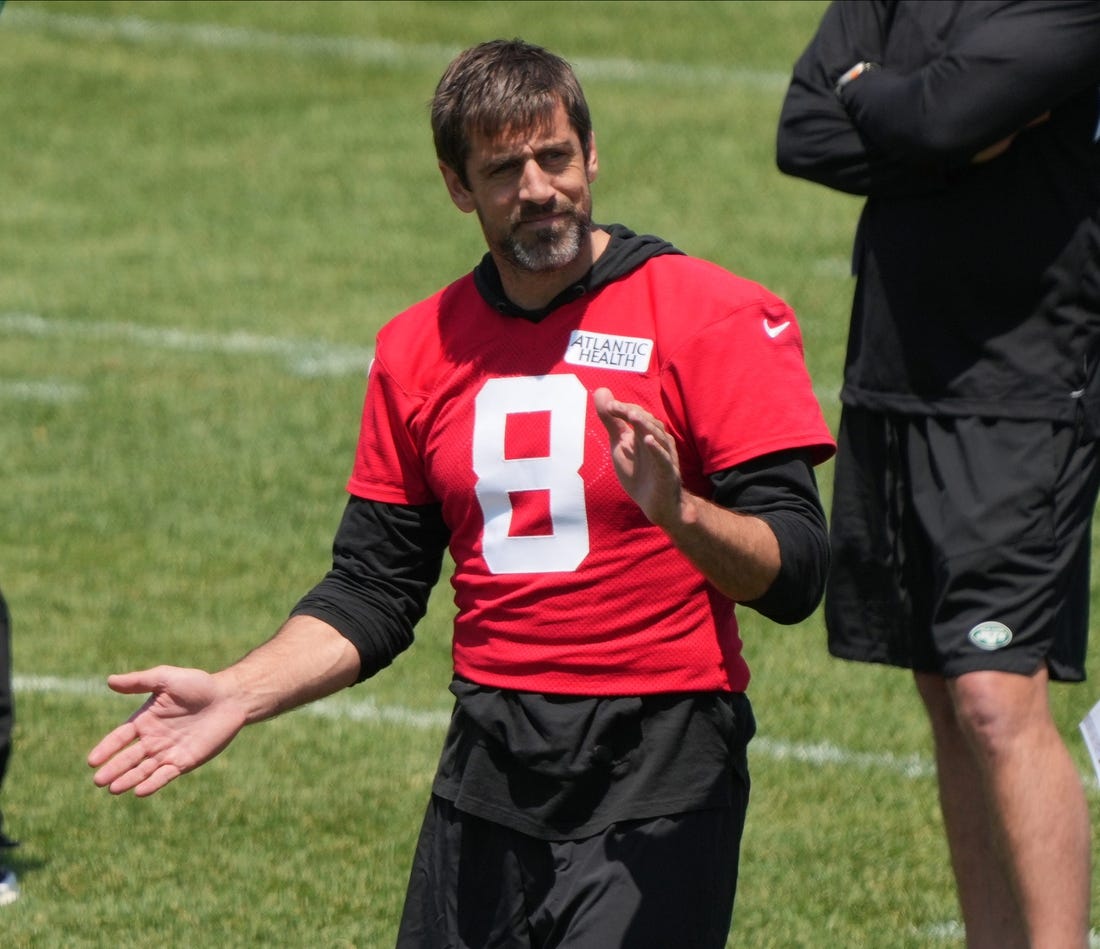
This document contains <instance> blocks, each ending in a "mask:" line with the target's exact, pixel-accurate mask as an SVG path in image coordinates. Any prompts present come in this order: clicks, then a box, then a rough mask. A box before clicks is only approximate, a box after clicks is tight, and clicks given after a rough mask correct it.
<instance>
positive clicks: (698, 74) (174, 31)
mask: <svg viewBox="0 0 1100 949" xmlns="http://www.w3.org/2000/svg"><path fill="white" fill-rule="evenodd" d="M5 27H6V28H9V29H10V28H15V29H19V30H26V31H39V30H49V31H53V32H57V33H63V34H66V35H68V36H76V37H78V38H80V39H106V40H124V41H126V42H130V43H139V44H143V45H158V46H164V45H187V46H191V47H196V48H200V49H229V50H246V51H255V52H273V53H279V54H284V55H289V56H300V57H322V58H326V59H339V60H343V61H345V62H350V63H359V64H366V65H371V66H409V65H413V66H419V65H423V66H431V67H432V68H437V67H439V68H441V67H443V66H445V65H446V63H447V62H448V61H449V60H450V59H451V57H453V56H454V55H455V54H456V53H457V52H459V49H460V47H458V46H446V45H441V44H435V43H401V42H396V41H393V40H386V39H378V38H374V37H365V36H318V35H314V34H308V33H273V32H271V31H268V30H259V29H254V28H251V27H240V26H226V25H224V24H218V23H173V22H169V21H166V20H151V19H147V18H145V17H137V16H116V17H108V16H85V15H81V14H73V13H60V12H54V11H48V10H44V9H41V8H36V7H14V8H11V9H8V10H6V11H5V12H4V15H3V18H2V19H0V29H3V28H5ZM572 62H573V66H574V67H575V68H576V70H577V73H578V74H579V75H580V76H581V78H582V79H608V80H613V81H618V82H638V83H645V84H651V83H654V82H666V83H672V84H684V85H742V86H751V87H753V88H759V89H769V90H773V91H775V92H780V91H782V90H783V89H785V88H786V86H787V82H788V81H789V79H790V76H789V74H788V73H786V72H784V71H781V70H772V69H736V68H730V67H721V66H697V65H693V64H690V63H659V62H652V61H646V60H637V59H629V58H616V59H602V58H601V59H584V58H577V59H574V60H572Z"/></svg>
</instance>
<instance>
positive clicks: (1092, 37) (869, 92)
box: [776, 0, 1100, 196]
mask: <svg viewBox="0 0 1100 949" xmlns="http://www.w3.org/2000/svg"><path fill="white" fill-rule="evenodd" d="M860 62H870V63H873V64H875V68H872V69H869V70H866V71H864V72H862V73H861V74H860V75H859V78H858V79H855V80H854V81H852V82H849V83H847V84H845V85H844V86H843V87H842V88H840V89H839V90H838V88H837V81H838V79H839V78H840V76H841V75H843V74H844V73H845V72H846V71H847V70H848V69H849V68H851V67H852V66H853V65H855V64H856V63H860ZM1098 82H1100V3H1097V2H1095V0H1042V2H1021V3H988V4H984V5H981V6H979V5H978V4H967V3H965V2H959V0H942V2H937V3H927V2H904V0H901V2H897V0H835V2H834V3H832V4H831V5H830V6H829V8H828V9H827V10H826V12H825V16H824V17H823V19H822V21H821V24H820V26H819V28H818V31H817V33H816V34H815V36H814V38H813V40H812V41H811V42H810V44H809V46H808V47H807V49H806V50H805V52H804V53H803V54H802V56H801V57H800V58H799V60H798V62H797V63H796V64H795V68H794V73H793V76H792V79H791V83H790V87H789V89H788V91H787V95H786V98H785V100H784V103H783V109H782V112H781V115H780V120H779V130H778V135H777V141H776V162H777V164H778V166H779V168H780V170H781V171H783V172H784V173H786V174H790V175H795V176H797V177H801V178H806V179H808V180H810V181H815V182H817V183H819V184H823V185H825V186H827V187H830V188H834V189H836V190H839V191H845V192H848V193H851V194H859V195H879V196H887V195H905V194H921V193H927V192H929V191H935V190H938V189H940V188H942V187H944V186H945V185H947V184H950V183H951V182H953V181H954V180H956V179H957V178H958V177H959V176H960V175H962V174H965V173H966V171H967V169H968V168H969V166H970V162H971V159H972V158H973V157H974V156H975V155H976V154H978V153H979V152H980V151H982V150H983V149H985V148H986V147H988V146H990V145H993V144H994V143H996V142H998V141H1000V140H1002V139H1004V138H1005V137H1007V136H1009V135H1012V134H1015V133H1017V132H1019V131H1020V130H1021V129H1023V128H1024V127H1025V126H1026V125H1027V124H1028V123H1029V122H1031V121H1032V120H1034V119H1036V118H1038V117H1039V116H1041V115H1043V114H1044V113H1045V112H1046V111H1048V110H1050V109H1052V108H1056V107H1057V106H1058V105H1059V104H1060V103H1062V102H1064V101H1065V100H1066V99H1068V98H1069V97H1070V96H1071V95H1073V94H1074V93H1078V92H1081V90H1083V89H1088V88H1089V87H1092V86H1095V85H1096V84H1097V83H1098Z"/></svg>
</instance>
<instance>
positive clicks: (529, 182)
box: [519, 158, 554, 204]
mask: <svg viewBox="0 0 1100 949" xmlns="http://www.w3.org/2000/svg"><path fill="white" fill-rule="evenodd" d="M553 196H554V186H553V185H552V184H551V182H550V176H549V175H548V174H547V173H546V171H545V170H544V169H543V167H542V166H541V165H540V164H539V163H538V162H537V161H536V160H535V159H534V158H531V159H528V161H527V162H526V164H524V166H523V174H521V175H520V179H519V198H520V200H521V201H529V202H531V203H532V204H545V203H546V202H547V201H549V200H550V199H551V198H552V197H553Z"/></svg>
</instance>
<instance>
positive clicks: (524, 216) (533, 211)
mask: <svg viewBox="0 0 1100 949" xmlns="http://www.w3.org/2000/svg"><path fill="white" fill-rule="evenodd" d="M574 210H575V207H574V205H573V203H572V202H571V201H559V200H558V199H557V198H551V199H550V200H549V201H547V202H546V203H544V204H530V203H527V204H524V205H522V206H521V207H520V209H519V218H518V220H517V223H519V224H527V223H528V222H530V221H537V220H538V219H539V218H541V217H544V216H545V215H547V214H568V213H572V212H573V211H574Z"/></svg>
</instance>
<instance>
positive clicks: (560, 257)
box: [500, 216, 592, 273]
mask: <svg viewBox="0 0 1100 949" xmlns="http://www.w3.org/2000/svg"><path fill="white" fill-rule="evenodd" d="M591 230H592V221H591V220H590V219H589V218H587V217H585V218H581V217H576V216H575V217H573V218H572V219H571V220H570V221H569V223H568V224H567V225H566V227H565V230H563V231H555V230H554V229H552V228H547V229H546V230H542V231H536V232H535V234H534V237H533V239H532V240H529V241H520V240H519V239H518V238H517V237H516V236H515V235H514V234H510V235H508V237H506V238H505V239H504V240H503V241H502V242H501V247H500V251H501V252H502V253H503V254H504V256H505V257H506V258H507V259H508V260H509V261H511V262H512V263H513V264H515V265H516V266H517V267H518V268H519V269H521V270H526V271H528V272H529V273H544V272H547V271H551V270H560V269H561V268H563V267H567V266H568V265H569V264H571V263H573V261H574V260H576V259H577V256H578V255H579V254H580V252H581V245H582V243H583V241H584V238H585V236H586V235H587V234H588V233H589V232H590V231H591Z"/></svg>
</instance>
